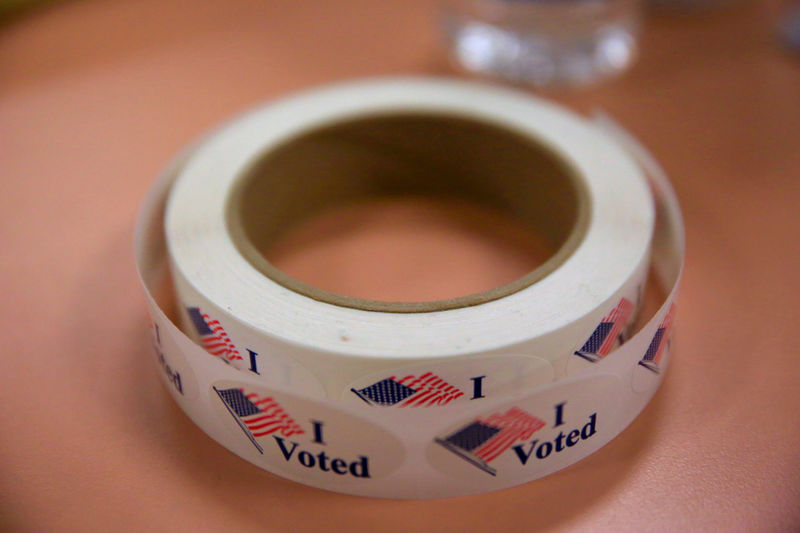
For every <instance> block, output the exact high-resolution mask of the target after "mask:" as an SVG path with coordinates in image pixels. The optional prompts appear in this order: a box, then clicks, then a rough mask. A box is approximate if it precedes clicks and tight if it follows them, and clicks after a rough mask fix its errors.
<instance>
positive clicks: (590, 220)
mask: <svg viewBox="0 0 800 533" xmlns="http://www.w3.org/2000/svg"><path fill="white" fill-rule="evenodd" d="M386 195H394V196H408V195H417V196H420V195H423V196H433V197H440V196H443V195H446V196H450V197H455V198H460V199H467V200H470V201H476V202H479V203H481V204H483V205H485V206H487V207H491V208H495V209H500V210H503V211H505V212H506V213H508V214H509V215H511V216H514V217H516V218H518V219H520V220H522V221H523V222H525V223H528V224H530V225H531V226H532V227H535V228H536V230H537V231H539V232H541V234H542V235H543V237H544V239H545V240H546V242H547V244H548V245H549V247H550V248H551V249H552V254H551V256H550V257H549V259H547V260H546V261H545V262H544V263H543V264H542V265H541V266H539V267H538V268H536V269H535V270H534V271H532V272H530V273H529V274H527V275H525V276H523V277H522V278H520V279H518V280H516V281H514V282H512V283H509V284H507V285H504V286H501V287H498V288H496V289H493V290H491V291H487V292H483V293H479V294H473V295H468V296H464V297H460V298H454V299H450V300H440V301H433V302H403V303H398V302H381V301H372V300H364V299H358V298H351V297H347V296H344V295H339V294H333V293H330V292H326V291H323V290H321V289H318V288H315V287H312V286H309V285H307V284H305V283H303V282H300V281H299V280H296V279H294V278H291V277H290V276H288V275H287V274H285V273H284V272H281V271H280V270H278V269H276V268H275V267H274V266H273V265H271V264H270V263H269V262H268V261H267V260H266V259H265V258H264V256H263V252H264V251H265V250H266V249H267V248H269V246H270V245H271V244H272V243H273V242H274V241H275V239H276V238H278V237H279V236H280V234H281V232H282V231H283V230H285V228H287V227H289V226H291V225H292V224H294V223H296V222H298V221H300V220H302V219H304V218H305V217H308V216H311V215H312V214H314V213H317V212H319V211H321V210H323V209H325V208H327V207H330V206H336V205H343V204H346V203H349V202H355V201H360V200H364V199H369V198H374V197H376V196H386ZM136 255H137V262H138V267H139V272H140V275H141V278H142V283H143V285H144V287H145V290H146V293H147V296H148V303H149V308H150V314H151V317H152V330H153V339H154V353H155V356H156V360H157V362H158V364H159V366H160V368H161V369H162V377H163V379H164V381H165V383H166V384H167V387H168V389H169V390H170V392H171V394H172V396H173V397H174V398H175V400H176V401H177V403H178V404H179V405H180V406H181V408H182V409H183V410H184V411H185V412H186V413H187V415H188V416H189V417H191V419H192V420H193V421H194V422H195V423H196V424H197V425H198V426H199V427H200V428H202V429H203V430H204V431H205V432H206V433H207V434H208V435H209V436H211V437H212V438H213V439H215V440H216V441H218V442H219V443H220V444H222V445H223V446H225V447H226V448H228V449H230V450H231V451H233V452H234V453H236V454H237V455H239V456H240V457H242V458H243V459H245V460H247V461H250V462H251V463H253V464H255V465H257V466H259V467H261V468H264V469H266V470H268V471H270V472H273V473H275V474H278V475H280V476H283V477H286V478H289V479H292V480H295V481H298V482H301V483H305V484H308V485H312V486H315V487H320V488H324V489H328V490H333V491H337V492H344V493H350V494H358V495H364V496H377V497H390V498H433V497H447V496H457V495H464V494H473V493H480V492H486V491H490V490H496V489H500V488H504V487H509V486H512V485H516V484H520V483H524V482H527V481H531V480H534V479H537V478H540V477H542V476H545V475H547V474H550V473H552V472H555V471H557V470H559V469H561V468H564V467H565V466H568V465H570V464H572V463H575V462H576V461H578V460H580V459H582V458H583V457H586V456H587V455H589V454H591V453H592V452H594V451H596V450H597V449H599V448H600V447H602V446H603V445H604V444H606V443H607V442H609V441H610V440H611V439H612V438H614V437H615V436H616V435H617V434H619V433H620V432H621V431H622V430H623V429H624V428H625V427H627V426H628V424H630V423H631V421H632V420H633V419H634V418H635V417H636V416H637V415H638V413H639V412H640V411H641V410H642V409H643V408H644V406H645V405H646V404H647V402H648V401H649V400H650V398H651V397H652V395H653V394H654V393H655V391H656V389H657V387H658V385H659V383H660V380H661V377H662V375H663V371H664V370H665V368H666V365H667V362H668V359H669V353H670V343H671V334H672V331H673V327H672V326H673V323H674V319H675V298H676V292H677V285H678V280H679V277H680V271H681V267H682V262H683V227H682V221H681V216H680V211H679V208H678V206H677V202H676V199H675V196H674V193H673V192H672V189H671V188H670V186H669V183H668V182H667V180H666V179H665V178H664V176H663V173H662V172H661V171H660V169H659V168H658V166H657V165H656V164H655V163H654V162H653V161H652V159H651V158H650V157H649V156H648V154H647V153H646V152H645V151H644V150H642V149H641V147H639V145H638V144H636V143H635V141H633V140H632V139H631V138H630V137H629V136H627V135H626V134H625V133H624V132H623V131H622V130H620V129H619V128H618V127H616V126H615V125H614V124H613V123H612V122H611V121H610V120H608V119H605V118H599V119H597V120H595V121H593V122H590V121H587V120H585V119H583V118H581V117H578V116H576V115H573V114H571V113H569V112H568V111H565V110H563V109H561V108H559V107H556V106H554V105H552V104H549V103H546V102H544V101H541V100H539V99H536V98H533V97H531V96H529V95H525V94H521V93H516V92H512V91H508V90H503V89H499V88H491V87H486V86H481V85H476V84H467V83H461V82H452V81H443V80H431V79H388V80H379V81H366V82H356V83H350V84H346V85H338V86H334V87H329V88H325V89H320V90H314V91H311V92H307V93H304V94H301V95H298V96H294V97H291V98H288V99H285V100H282V101H279V102H276V103H272V104H270V105H267V106H265V107H263V108H260V109H256V110H254V111H252V112H250V113H248V114H245V115H243V116H241V117H240V118H238V119H236V120H234V121H233V122H231V123H229V124H227V125H225V126H223V127H222V128H220V129H218V130H217V131H215V132H213V133H212V134H210V135H209V136H207V137H206V138H204V139H203V140H201V141H199V142H198V143H196V144H195V145H194V146H192V147H191V148H189V149H187V150H186V151H185V152H184V153H183V154H182V155H181V156H180V157H178V158H177V159H176V161H175V162H174V163H173V164H172V166H171V167H170V168H169V169H167V171H166V172H165V173H164V174H163V175H162V177H161V178H160V179H159V180H158V181H157V183H156V184H155V185H154V186H153V188H152V190H151V191H150V193H149V196H148V198H147V199H146V200H145V202H144V206H143V208H142V211H141V214H140V218H139V223H138V227H137V235H136ZM648 273H650V278H651V279H650V280H649V281H648V279H647V278H648ZM645 283H651V284H655V285H657V286H658V287H660V288H661V289H662V292H663V294H664V297H663V301H662V302H661V303H660V304H659V305H658V310H657V311H656V312H655V313H654V314H653V315H652V316H649V317H641V316H639V315H640V310H641V308H642V301H643V298H644V297H643V294H644V286H645Z"/></svg>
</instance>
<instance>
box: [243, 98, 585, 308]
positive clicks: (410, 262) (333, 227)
mask: <svg viewBox="0 0 800 533" xmlns="http://www.w3.org/2000/svg"><path fill="white" fill-rule="evenodd" d="M584 196H585V195H584V193H583V191H582V189H581V187H580V186H579V184H578V182H577V180H576V179H575V178H574V173H573V172H572V170H571V168H570V167H569V165H568V164H566V162H564V161H563V159H562V158H561V157H559V156H558V155H557V154H556V153H555V152H554V151H553V150H552V149H550V148H549V147H548V146H546V145H545V144H543V143H541V142H539V141H537V140H535V139H533V138H531V137H529V136H526V135H522V134H520V133H517V132H514V131H511V130H509V129H507V128H503V127H500V126H497V125H494V124H490V123H487V122H483V121H479V120H475V119H470V118H464V117H460V116H449V115H438V114H430V113H408V114H391V115H381V116H366V117H360V118H355V119H350V120H346V121H340V122H335V123H332V124H327V125H325V126H322V127H317V128H315V129H312V130H307V131H304V132H300V133H298V134H297V135H295V136H294V137H292V138H290V139H288V140H286V141H285V142H283V143H281V144H279V145H278V146H276V147H274V148H272V149H270V150H268V151H267V152H266V153H264V154H263V155H262V156H261V157H260V158H258V160H257V161H255V162H254V163H253V164H252V165H251V166H250V168H249V169H248V170H247V171H246V172H245V173H244V174H243V175H242V176H241V178H240V180H239V182H238V183H237V185H236V186H235V187H234V190H233V192H232V194H231V197H230V199H229V204H228V226H229V230H230V232H231V236H232V237H233V240H234V242H235V243H236V246H237V247H238V248H239V250H240V251H241V253H242V254H243V255H244V257H246V258H247V259H248V260H249V261H250V263H251V264H253V266H254V267H255V268H257V269H258V270H259V271H261V272H262V273H263V274H265V275H266V276H268V277H270V278H272V279H273V280H275V281H277V282H278V283H281V284H282V285H284V286H286V287H287V288H289V289H291V290H293V291H296V292H299V293H301V294H304V295H306V296H310V297H312V298H314V299H316V300H320V301H324V302H328V303H332V304H335V305H340V306H345V307H353V308H358V309H368V310H374V311H387V312H427V311H438V310H443V309H451V308H457V307H464V306H469V305H476V304H479V303H483V302H487V301H491V300H494V299H496V298H500V297H502V296H505V295H508V294H511V293H513V292H516V291H518V290H520V289H522V288H524V287H526V286H528V285H530V284H532V283H535V282H536V281H538V280H539V279H541V278H542V277H544V276H546V275H547V274H548V273H549V272H551V271H552V270H554V269H555V268H557V267H558V265H559V264H561V263H562V262H563V261H564V260H565V259H566V257H567V256H568V255H569V254H570V253H571V252H572V251H573V250H574V248H575V247H576V246H577V243H578V242H579V241H580V238H581V237H582V235H583V231H584V225H585V219H586V218H587V216H586V211H587V206H586V202H585V200H584Z"/></svg>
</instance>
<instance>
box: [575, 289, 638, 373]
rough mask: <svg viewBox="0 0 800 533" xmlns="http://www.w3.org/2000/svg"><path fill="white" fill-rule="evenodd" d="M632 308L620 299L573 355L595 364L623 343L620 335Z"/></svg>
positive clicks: (632, 306)
mask: <svg viewBox="0 0 800 533" xmlns="http://www.w3.org/2000/svg"><path fill="white" fill-rule="evenodd" d="M634 307H635V306H634V305H633V303H632V302H631V301H630V300H628V299H627V298H622V299H621V300H620V301H619V303H618V304H617V306H616V307H615V308H614V309H612V310H611V312H610V313H608V314H607V315H606V316H605V317H604V318H603V320H602V321H601V322H600V324H598V325H597V327H596V328H595V330H594V332H593V333H592V334H591V336H590V337H589V339H588V340H587V341H586V342H585V343H584V344H583V346H582V347H581V349H580V350H578V351H576V352H575V355H577V356H579V357H583V358H584V359H586V360H587V361H591V362H592V363H596V362H597V361H599V360H600V359H602V358H603V357H605V356H607V355H608V354H609V353H611V350H613V349H614V347H615V346H616V345H617V342H618V341H619V344H622V343H623V342H624V339H623V338H622V336H621V335H622V332H623V329H624V328H625V326H626V325H627V324H628V319H629V318H630V317H631V315H632V314H633V310H634Z"/></svg>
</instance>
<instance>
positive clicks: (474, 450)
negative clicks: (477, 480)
mask: <svg viewBox="0 0 800 533" xmlns="http://www.w3.org/2000/svg"><path fill="white" fill-rule="evenodd" d="M544 426H545V423H544V421H543V420H541V419H539V418H536V417H535V416H533V415H530V414H528V413H526V412H525V411H523V410H522V409H520V408H518V407H512V408H511V409H509V410H508V411H507V412H505V413H502V414H500V413H495V414H493V415H491V416H489V417H487V418H485V419H480V418H478V419H476V420H475V421H473V422H471V423H470V424H468V425H466V426H464V427H462V428H461V429H459V430H458V431H455V432H454V433H451V434H450V435H448V436H446V437H444V438H437V439H436V442H437V443H439V444H441V445H442V446H444V447H445V448H447V449H448V450H450V451H451V452H453V453H455V454H456V455H458V456H459V457H461V458H462V459H465V460H467V461H469V462H470V463H472V464H473V465H475V466H477V467H478V468H480V469H481V470H483V471H485V472H488V473H489V474H491V475H493V476H494V475H496V474H497V470H496V469H495V468H493V467H491V466H489V463H490V462H491V461H493V460H494V459H496V458H497V457H499V456H500V455H501V454H502V453H503V452H505V451H506V450H508V449H509V448H510V447H511V446H512V445H514V444H515V443H517V442H519V441H523V440H527V439H530V438H531V437H532V436H533V434H534V433H536V432H537V431H539V430H540V429H542V428H543V427H544Z"/></svg>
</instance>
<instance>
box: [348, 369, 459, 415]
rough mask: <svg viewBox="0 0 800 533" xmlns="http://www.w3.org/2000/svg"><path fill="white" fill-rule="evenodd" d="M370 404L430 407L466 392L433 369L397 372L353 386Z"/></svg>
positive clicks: (354, 390) (443, 403)
mask: <svg viewBox="0 0 800 533" xmlns="http://www.w3.org/2000/svg"><path fill="white" fill-rule="evenodd" d="M350 390H351V391H353V392H354V393H355V394H356V395H357V396H358V397H359V398H361V399H362V400H364V401H365V402H367V403H368V404H370V405H380V406H384V407H386V406H390V405H397V406H398V407H431V406H433V405H445V404H447V403H449V402H451V401H453V400H455V399H456V398H459V397H461V396H463V395H464V393H463V392H461V391H460V390H459V389H458V388H457V387H454V386H452V385H450V384H449V383H447V382H446V381H445V380H443V379H442V378H440V377H439V376H437V375H436V374H434V373H432V372H425V373H424V374H422V375H421V376H419V377H416V376H406V377H404V378H400V379H398V378H396V377H395V376H391V377H388V378H386V379H382V380H380V381H378V382H375V383H373V384H372V385H370V386H368V387H364V388H363V389H350Z"/></svg>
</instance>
